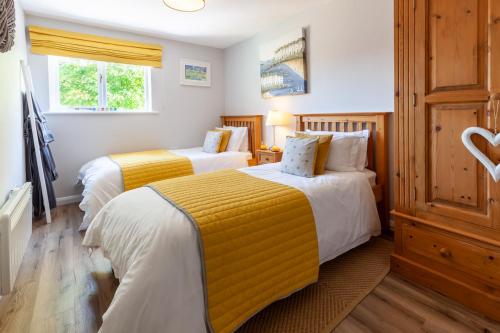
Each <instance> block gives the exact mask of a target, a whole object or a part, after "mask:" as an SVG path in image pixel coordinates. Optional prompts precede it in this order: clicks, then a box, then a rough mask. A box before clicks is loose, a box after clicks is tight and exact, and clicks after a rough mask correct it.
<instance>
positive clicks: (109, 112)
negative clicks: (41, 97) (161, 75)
mask: <svg viewBox="0 0 500 333" xmlns="http://www.w3.org/2000/svg"><path fill="white" fill-rule="evenodd" d="M43 114H44V115H80V114H81V115H110V114H119V115H122V114H133V115H140V114H142V115H154V114H160V113H159V112H158V111H76V110H75V111H49V112H44V113H43Z"/></svg>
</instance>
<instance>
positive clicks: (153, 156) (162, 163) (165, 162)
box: [109, 149, 193, 191]
mask: <svg viewBox="0 0 500 333" xmlns="http://www.w3.org/2000/svg"><path fill="white" fill-rule="evenodd" d="M109 157H110V158H111V160H113V161H114V162H115V163H116V164H118V166H119V167H120V169H121V172H122V177H123V189H124V191H129V190H133V189H134V188H138V187H141V186H144V185H146V184H149V183H151V182H155V181H158V180H163V179H169V178H175V177H181V176H189V175H192V174H193V165H192V164H191V161H190V160H189V158H187V157H184V156H179V155H176V154H174V153H171V152H169V151H168V150H164V149H163V150H150V151H141V152H137V153H127V154H113V155H109Z"/></svg>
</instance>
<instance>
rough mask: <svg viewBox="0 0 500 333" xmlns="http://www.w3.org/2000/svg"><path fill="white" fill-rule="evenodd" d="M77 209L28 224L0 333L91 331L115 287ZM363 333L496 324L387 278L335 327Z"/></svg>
mask: <svg viewBox="0 0 500 333" xmlns="http://www.w3.org/2000/svg"><path fill="white" fill-rule="evenodd" d="M81 220H82V213H81V212H80V210H79V209H78V207H77V206H76V205H68V206H62V207H59V208H57V209H56V210H54V222H53V223H52V224H51V225H46V224H44V222H43V221H39V222H36V223H35V224H34V229H33V236H32V239H31V242H30V245H29V249H28V251H27V253H26V255H25V257H24V261H23V264H22V267H21V270H20V272H19V275H18V279H17V281H16V285H15V289H14V291H13V292H12V293H11V294H10V295H8V296H5V297H3V298H2V299H0V332H2V333H3V332H8V333H10V332H16V333H17V332H22V333H25V332H26V333H27V332H40V333H46V332H47V333H48V332H50V333H52V332H85V333H86V332H96V331H97V329H98V327H99V326H100V324H101V317H102V314H103V313H104V312H105V311H106V309H107V307H108V306H109V304H110V302H111V299H112V297H113V295H114V291H115V290H116V288H117V286H118V282H117V281H116V280H115V279H114V277H113V274H112V272H111V266H110V263H109V261H108V260H107V259H105V258H104V257H103V255H102V253H101V251H100V250H95V251H93V252H92V254H90V252H89V250H88V249H85V248H83V247H82V246H81V241H82V238H83V234H82V233H80V232H78V226H79V224H80V223H81ZM335 332H337V333H358V332H359V333H364V332H383V333H386V332H405V333H411V332H436V333H438V332H439V333H441V332H483V333H485V332H486V333H487V332H498V333H500V323H497V322H493V321H491V320H488V319H487V318H485V317H483V316H481V315H478V314H476V313H474V312H472V311H470V310H468V309H467V308H465V307H463V306H462V305H460V304H457V303H455V302H453V301H451V300H449V299H448V298H446V297H444V296H441V295H439V294H437V293H435V292H432V291H430V290H428V289H426V288H422V287H418V286H415V285H413V284H411V283H409V282H406V281H405V280H403V279H402V278H400V277H399V276H397V275H395V274H392V273H391V274H389V275H388V276H387V277H386V278H385V279H384V280H383V281H382V283H381V284H380V285H379V286H378V287H377V288H376V289H375V290H373V291H372V292H371V293H370V294H369V295H368V296H367V297H366V298H365V299H364V300H363V301H362V302H361V303H360V304H359V305H358V306H357V307H356V308H355V309H354V311H353V312H352V313H351V314H350V315H349V316H348V317H347V318H346V319H345V320H344V321H343V322H342V323H341V324H340V325H339V326H337V328H336V329H335Z"/></svg>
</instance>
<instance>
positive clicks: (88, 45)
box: [28, 26, 162, 67]
mask: <svg viewBox="0 0 500 333" xmlns="http://www.w3.org/2000/svg"><path fill="white" fill-rule="evenodd" d="M28 30H29V35H30V39H31V52H32V53H36V54H44V55H55V56H62V57H72V58H81V59H89V60H98V61H107V62H116V63H122V64H130V65H140V66H152V67H161V65H162V47H161V46H160V45H155V44H144V43H137V42H131V41H126V40H122V39H114V38H108V37H100V36H95V35H88V34H81V33H76V32H69V31H64V30H57V29H48V28H44V27H38V26H29V27H28Z"/></svg>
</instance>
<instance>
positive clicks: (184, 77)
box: [181, 59, 212, 87]
mask: <svg viewBox="0 0 500 333" xmlns="http://www.w3.org/2000/svg"><path fill="white" fill-rule="evenodd" d="M211 76H212V73H211V70H210V63H209V62H203V61H197V60H191V59H181V84H182V85H186V86H198V87H210V86H211Z"/></svg>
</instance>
